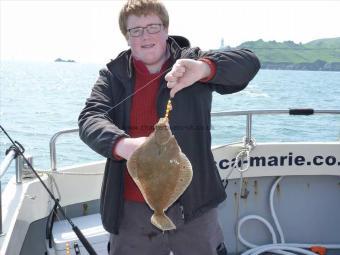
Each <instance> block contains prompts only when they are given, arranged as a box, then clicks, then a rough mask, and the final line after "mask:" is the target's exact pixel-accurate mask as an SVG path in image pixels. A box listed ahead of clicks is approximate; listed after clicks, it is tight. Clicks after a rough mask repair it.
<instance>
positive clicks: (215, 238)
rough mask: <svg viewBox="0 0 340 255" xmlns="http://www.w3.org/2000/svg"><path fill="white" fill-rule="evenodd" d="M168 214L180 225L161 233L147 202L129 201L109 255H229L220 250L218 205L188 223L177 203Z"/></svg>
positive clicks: (220, 234) (220, 236) (221, 234)
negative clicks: (151, 219)
mask: <svg viewBox="0 0 340 255" xmlns="http://www.w3.org/2000/svg"><path fill="white" fill-rule="evenodd" d="M166 214H167V215H168V216H169V217H170V218H171V220H172V221H173V222H174V224H175V225H176V227H177V228H176V229H175V230H170V231H165V232H162V231H160V230H159V229H157V228H156V227H154V226H153V225H152V224H151V222H150V218H151V215H152V210H151V209H150V208H149V207H148V205H146V204H145V203H135V202H130V201H126V202H125V206H124V217H123V219H122V223H121V227H120V229H119V234H118V235H113V234H112V235H111V239H110V255H136V254H138V255H169V254H173V255H219V254H227V253H226V251H225V253H223V251H222V253H220V252H219V251H218V250H221V249H223V248H224V244H223V240H224V238H223V233H222V230H221V227H220V224H219V222H218V217H217V209H216V208H214V209H211V210H209V211H208V212H206V213H205V214H203V215H202V216H200V217H198V218H196V219H194V220H192V221H190V222H188V223H186V224H184V220H183V218H182V212H181V208H180V206H179V205H178V204H174V205H173V206H172V207H170V208H169V209H168V210H167V212H166ZM170 252H172V253H170Z"/></svg>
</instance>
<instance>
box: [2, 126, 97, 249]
mask: <svg viewBox="0 0 340 255" xmlns="http://www.w3.org/2000/svg"><path fill="white" fill-rule="evenodd" d="M0 129H1V130H2V132H3V133H4V134H5V135H6V136H7V138H8V139H9V140H10V141H11V143H12V144H13V147H14V148H15V151H16V153H19V155H20V156H22V157H23V159H24V160H25V162H26V164H27V166H28V167H29V168H30V169H31V170H32V172H33V173H34V175H35V176H36V177H37V178H38V179H39V181H40V183H41V184H42V185H43V187H44V188H45V190H46V191H47V193H48V194H49V195H50V197H51V198H52V200H53V201H54V203H55V205H56V207H57V208H59V211H60V213H61V214H62V216H63V217H64V218H65V219H66V220H67V221H68V222H69V223H70V225H71V226H72V230H73V231H74V233H75V234H76V235H77V237H78V238H79V240H80V242H81V243H82V244H83V245H84V248H85V249H86V250H87V252H88V253H89V254H90V255H97V253H96V251H95V250H94V249H93V247H92V245H91V244H90V243H89V241H88V240H87V239H86V237H85V236H84V235H83V233H82V232H81V231H80V229H79V228H78V227H77V226H76V225H75V224H74V223H73V221H72V220H71V219H70V218H69V217H67V216H66V213H65V211H64V209H63V208H62V207H61V205H60V204H59V199H57V198H55V196H54V195H53V194H52V192H51V191H50V189H49V188H48V187H47V186H46V184H45V183H44V182H43V180H42V179H41V178H40V176H39V175H38V173H37V171H36V170H35V169H34V168H33V166H32V164H31V163H30V162H29V160H28V159H27V158H26V157H25V156H24V154H23V151H24V148H23V147H22V145H20V147H21V149H20V148H19V147H18V145H17V144H20V143H18V142H17V141H13V140H12V138H11V137H10V136H9V134H8V133H7V132H6V130H5V129H4V128H3V127H2V126H1V125H0Z"/></svg>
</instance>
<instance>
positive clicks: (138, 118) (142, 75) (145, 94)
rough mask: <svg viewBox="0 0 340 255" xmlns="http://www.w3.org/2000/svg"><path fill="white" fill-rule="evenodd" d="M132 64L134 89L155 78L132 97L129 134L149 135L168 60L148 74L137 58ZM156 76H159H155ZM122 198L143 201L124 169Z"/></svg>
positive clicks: (154, 119)
mask: <svg viewBox="0 0 340 255" xmlns="http://www.w3.org/2000/svg"><path fill="white" fill-rule="evenodd" d="M133 65H134V67H135V70H136V72H135V74H136V81H135V88H134V92H136V90H138V89H140V88H141V87H143V86H145V85H146V84H147V83H148V82H150V81H151V80H153V79H155V80H154V81H152V83H150V84H149V85H147V87H145V88H143V89H142V90H140V91H138V92H137V93H136V94H135V95H134V96H133V97H132V102H131V111H130V127H131V128H130V132H129V135H130V136H131V137H133V138H134V137H141V136H149V135H150V134H151V133H152V132H153V130H154V125H155V124H156V123H157V121H158V119H159V116H158V114H157V106H156V104H157V93H158V89H159V84H160V80H161V76H162V75H160V74H161V73H162V72H164V71H165V70H166V68H167V67H168V65H169V64H168V62H167V61H166V62H165V63H164V64H163V66H162V69H161V70H160V72H158V73H155V74H150V73H149V71H148V69H147V68H146V66H145V65H144V64H143V63H142V62H141V61H138V60H134V61H133ZM157 76H159V77H158V78H157ZM124 198H125V199H126V200H130V201H135V202H144V201H145V200H144V198H143V195H142V193H141V192H140V190H139V189H138V187H137V185H136V184H135V182H134V181H133V179H132V178H131V176H130V175H129V173H128V171H127V170H126V171H125V173H124Z"/></svg>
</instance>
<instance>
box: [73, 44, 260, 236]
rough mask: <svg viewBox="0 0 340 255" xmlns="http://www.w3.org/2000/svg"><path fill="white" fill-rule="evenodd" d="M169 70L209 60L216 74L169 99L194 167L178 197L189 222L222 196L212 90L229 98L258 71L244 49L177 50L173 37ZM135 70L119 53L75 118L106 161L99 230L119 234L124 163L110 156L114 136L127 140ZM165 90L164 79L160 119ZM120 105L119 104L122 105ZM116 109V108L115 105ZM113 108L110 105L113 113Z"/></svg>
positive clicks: (255, 61) (127, 55)
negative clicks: (179, 62)
mask: <svg viewBox="0 0 340 255" xmlns="http://www.w3.org/2000/svg"><path fill="white" fill-rule="evenodd" d="M168 46H169V49H170V55H171V56H170V66H172V65H173V64H174V63H175V61H176V60H177V59H179V58H190V59H199V58H201V57H206V58H209V59H211V60H212V61H213V62H214V63H215V64H216V67H217V70H216V75H215V76H214V77H213V78H212V79H211V80H210V81H209V82H208V83H206V84H202V83H200V82H197V83H195V84H194V85H192V86H189V87H187V88H185V89H183V90H182V91H180V92H178V93H177V94H176V96H175V97H174V99H173V110H172V111H171V113H170V119H169V123H170V127H171V129H172V132H173V134H174V135H175V137H176V139H177V141H178V144H179V146H180V147H181V149H182V151H183V153H184V154H186V156H187V157H188V158H189V160H190V162H191V164H192V167H193V179H192V182H191V184H190V185H189V187H188V188H187V190H186V191H185V192H184V193H183V195H182V196H181V197H180V199H179V202H180V203H181V205H182V206H183V212H184V217H185V220H186V221H188V220H191V219H193V218H195V217H197V216H199V215H201V214H202V213H204V212H205V211H207V210H208V209H210V208H213V207H216V206H217V205H218V204H219V203H220V202H222V201H223V200H224V199H225V198H226V194H225V190H224V188H223V185H222V182H221V180H220V176H219V173H218V170H217V167H216V165H215V163H214V159H213V155H212V152H211V149H210V146H211V135H210V111H211V101H212V92H213V91H216V92H218V93H220V94H229V93H234V92H237V91H240V90H242V89H244V88H245V87H246V86H247V84H248V83H249V81H250V80H251V79H252V78H253V77H254V76H255V74H256V73H257V71H258V70H259V68H260V63H259V61H258V59H257V57H256V56H255V55H254V54H253V53H252V52H251V51H249V50H245V49H242V50H235V51H209V52H203V51H201V50H200V49H198V48H180V47H179V46H178V44H177V43H176V42H175V40H173V39H172V38H169V40H168ZM134 77H135V76H134V69H133V65H132V61H131V51H130V50H128V51H125V52H122V53H121V54H120V55H119V56H118V57H117V58H116V59H114V60H112V61H111V62H110V63H108V64H107V68H105V69H102V70H100V76H99V78H98V80H97V82H96V83H95V85H94V87H93V89H92V93H91V95H90V98H88V99H87V101H86V105H85V108H84V109H83V110H82V112H81V113H80V116H79V122H78V123H79V135H80V137H81V139H82V140H83V141H84V142H85V143H86V144H87V145H88V146H90V147H91V148H92V149H93V150H94V151H96V152H97V153H99V154H101V155H102V156H104V157H106V158H107V163H106V167H105V173H104V178H103V184H102V191H101V215H102V221H103V225H104V228H105V229H106V230H107V231H109V232H111V233H115V234H117V233H118V230H119V223H120V219H121V216H122V209H123V205H124V198H123V190H124V187H123V186H124V181H123V171H124V169H125V168H126V161H125V160H121V161H118V160H116V159H115V158H114V157H113V156H112V146H113V145H114V143H115V141H116V140H117V138H119V137H122V136H126V137H127V136H128V135H127V133H128V131H129V128H130V127H129V124H130V119H129V117H130V107H131V98H128V99H127V100H125V101H123V102H122V100H124V99H125V98H127V97H128V96H129V95H131V94H132V92H133V86H134ZM168 99H169V89H168V88H167V87H166V82H165V80H164V76H163V77H162V78H161V84H160V88H159V92H158V98H157V112H158V116H159V117H163V116H164V112H165V109H166V103H167V100H168ZM121 102H122V103H121ZM114 106H116V107H114ZM112 107H114V108H113V109H112Z"/></svg>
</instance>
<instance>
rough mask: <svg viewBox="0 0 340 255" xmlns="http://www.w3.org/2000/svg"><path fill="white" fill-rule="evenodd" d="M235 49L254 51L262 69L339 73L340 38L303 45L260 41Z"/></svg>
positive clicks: (290, 42) (244, 44)
mask: <svg viewBox="0 0 340 255" xmlns="http://www.w3.org/2000/svg"><path fill="white" fill-rule="evenodd" d="M237 48H248V49H251V50H252V51H254V52H255V53H256V55H257V56H258V57H259V59H260V60H261V63H262V67H263V68H269V69H303V70H331V71H340V37H337V38H330V39H319V40H314V41H311V42H308V43H305V44H301V43H299V44H297V43H294V42H293V41H285V42H276V41H268V42H265V41H263V40H261V39H260V40H257V41H249V42H244V43H242V44H241V45H239V46H238V47H237ZM271 67H272V68H271Z"/></svg>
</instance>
